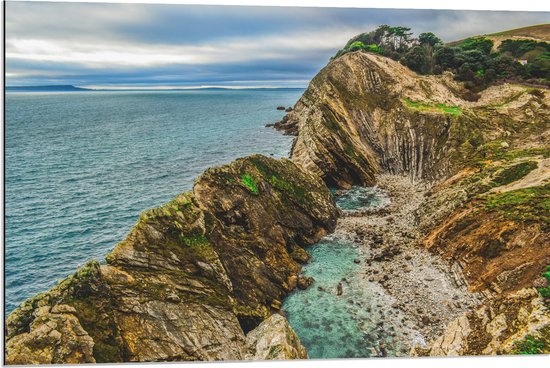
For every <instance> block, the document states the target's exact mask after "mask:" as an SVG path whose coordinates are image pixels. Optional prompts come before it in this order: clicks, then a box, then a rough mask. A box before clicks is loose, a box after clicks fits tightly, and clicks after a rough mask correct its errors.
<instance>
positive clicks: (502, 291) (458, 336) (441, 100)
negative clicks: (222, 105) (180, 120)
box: [277, 52, 550, 355]
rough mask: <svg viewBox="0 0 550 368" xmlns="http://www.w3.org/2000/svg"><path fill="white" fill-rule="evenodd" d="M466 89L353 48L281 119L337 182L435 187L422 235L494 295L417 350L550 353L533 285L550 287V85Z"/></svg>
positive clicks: (314, 167)
mask: <svg viewBox="0 0 550 368" xmlns="http://www.w3.org/2000/svg"><path fill="white" fill-rule="evenodd" d="M462 91H463V89H462V86H461V85H460V84H459V83H457V82H455V81H453V80H452V78H451V76H450V75H442V76H420V75H417V74H415V73H414V72H412V71H410V70H408V69H407V68H406V67H404V66H402V65H401V64H399V63H398V62H395V61H393V60H390V59H387V58H384V57H381V56H378V55H374V54H369V53H365V52H354V53H348V54H345V55H343V56H341V57H339V58H337V59H335V60H333V61H332V62H331V63H329V64H328V65H327V66H326V67H325V68H324V69H323V70H322V71H321V72H320V73H319V74H318V75H317V76H316V77H315V78H314V79H313V80H312V81H311V83H310V85H309V87H308V89H307V90H306V92H305V93H304V95H303V96H302V98H301V99H300V100H299V101H298V103H297V104H296V106H295V107H294V109H293V111H292V112H290V113H289V114H288V115H287V116H286V117H285V118H284V119H283V121H282V122H281V123H279V124H278V125H277V127H278V128H279V129H282V130H284V131H285V132H287V133H289V134H295V135H297V137H296V140H295V143H294V146H293V149H292V160H293V161H294V162H296V163H297V164H299V165H300V166H303V167H305V168H307V169H309V170H310V171H312V172H314V173H316V174H318V175H320V176H321V177H323V179H324V180H325V181H326V182H327V184H328V185H331V186H335V187H340V188H348V187H350V186H352V185H372V184H374V183H375V182H376V178H377V177H378V174H381V173H384V174H404V175H408V176H409V177H410V178H411V179H412V180H413V182H414V181H423V182H424V183H426V182H428V184H429V186H431V187H432V188H431V189H430V190H429V191H427V192H426V197H425V201H424V203H423V204H422V205H421V206H420V207H419V209H418V210H417V211H416V220H415V221H416V226H417V227H418V229H419V230H420V235H419V238H418V239H417V240H414V242H416V241H418V244H419V245H420V246H423V247H425V248H427V249H429V250H430V251H431V252H432V253H433V254H435V255H437V256H439V257H440V258H441V259H443V260H444V261H446V262H447V263H448V265H449V267H450V270H451V271H450V272H451V273H452V272H457V274H459V275H461V276H460V277H458V278H456V279H457V280H460V279H461V278H462V275H464V278H465V279H464V281H463V282H465V283H466V286H467V287H468V289H469V290H470V291H471V292H476V293H481V294H482V295H484V296H485V298H486V302H484V303H482V304H481V305H480V306H479V307H478V309H476V310H474V311H471V312H467V313H465V314H464V315H463V316H462V317H460V318H458V319H456V320H454V321H452V322H451V323H449V325H448V327H447V331H446V332H445V333H444V334H443V335H442V336H441V337H439V338H437V339H435V340H434V341H433V342H432V343H431V345H429V346H428V347H425V348H418V349H416V350H414V351H413V354H420V355H477V354H505V353H514V352H521V348H519V347H518V346H521V344H522V343H523V344H527V345H528V344H529V343H532V342H533V341H536V343H537V344H538V345H537V346H538V348H537V349H538V350H537V349H535V350H531V351H535V352H539V353H540V352H548V351H549V349H550V345H549V343H548V342H549V341H550V337H549V330H550V327H549V326H550V314H549V312H548V309H547V307H546V305H547V301H546V302H545V301H544V297H543V296H541V295H540V294H539V292H538V291H537V289H535V288H534V287H536V286H537V287H539V288H540V287H547V281H546V280H545V279H544V278H542V277H541V276H540V275H541V273H542V272H544V270H545V269H546V267H547V265H549V264H550V227H549V226H550V218H549V217H548V213H550V203H549V200H550V191H549V190H550V170H549V167H550V166H549V156H550V108H549V107H550V92H549V91H548V90H544V89H534V88H530V87H526V86H521V85H510V84H502V85H497V86H493V87H490V88H488V89H486V90H485V91H483V92H482V93H481V95H480V98H479V99H478V100H477V101H466V100H464V99H463V98H461V96H462V94H463V93H462ZM414 242H413V241H411V244H413V243H414ZM405 245H407V246H408V244H401V247H402V248H403V249H405V248H404V247H405ZM452 270H455V271H452ZM545 303H546V304H545ZM526 341H527V342H526Z"/></svg>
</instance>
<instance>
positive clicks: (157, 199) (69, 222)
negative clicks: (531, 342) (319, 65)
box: [5, 90, 303, 312]
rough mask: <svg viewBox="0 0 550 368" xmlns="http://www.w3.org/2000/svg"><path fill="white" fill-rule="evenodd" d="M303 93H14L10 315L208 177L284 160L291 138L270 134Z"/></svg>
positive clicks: (9, 143) (9, 102)
mask: <svg viewBox="0 0 550 368" xmlns="http://www.w3.org/2000/svg"><path fill="white" fill-rule="evenodd" d="M302 92H303V91H301V90H245V91H242V90H241V91H177V92H176V91H169V92H83V93H80V92H78V93H75V92H72V93H8V94H7V96H6V141H5V144H6V161H5V168H6V239H5V240H6V242H5V250H6V263H5V265H6V267H5V276H6V278H5V280H6V284H5V285H6V293H5V296H6V305H5V309H6V311H7V312H9V311H11V310H13V308H14V307H15V306H16V305H17V304H19V303H20V302H21V301H23V300H24V299H26V298H28V297H30V296H32V295H34V294H36V293H38V292H41V291H45V290H47V289H48V288H50V287H51V286H53V285H55V283H56V282H57V281H58V280H59V279H62V278H63V277H65V276H67V275H69V274H71V273H72V272H74V270H75V269H76V268H77V267H78V266H79V265H81V264H83V263H85V262H86V261H87V260H90V259H99V260H101V259H103V257H104V256H105V254H107V253H108V252H109V251H110V250H111V249H112V248H113V246H114V245H115V244H116V243H117V242H119V241H120V240H122V239H123V238H124V236H125V235H126V234H127V233H128V231H129V230H130V228H131V227H132V225H133V223H134V222H135V221H136V220H137V218H138V215H139V213H140V212H141V211H143V210H145V209H147V208H151V207H156V206H159V205H161V204H163V203H165V202H167V201H169V200H170V199H171V198H172V197H174V196H175V195H176V194H178V193H180V192H182V191H185V190H189V189H190V188H191V187H192V184H193V180H194V179H195V178H196V177H197V176H198V175H199V174H200V173H202V172H203V171H204V170H205V169H206V168H207V167H210V166H216V165H220V164H223V163H228V162H230V161H232V160H234V159H235V158H238V157H242V156H246V155H249V154H252V153H262V154H265V155H273V156H275V157H281V156H287V155H288V152H289V149H290V145H291V138H290V137H286V136H283V135H281V134H280V133H278V132H276V131H274V130H273V129H269V128H265V127H264V125H265V124H266V123H272V122H275V121H277V120H279V119H280V118H281V117H282V116H283V115H284V112H281V111H277V110H276V107H277V106H279V105H284V106H291V105H293V104H294V103H295V102H296V101H297V99H298V98H299V97H300V96H301V94H302Z"/></svg>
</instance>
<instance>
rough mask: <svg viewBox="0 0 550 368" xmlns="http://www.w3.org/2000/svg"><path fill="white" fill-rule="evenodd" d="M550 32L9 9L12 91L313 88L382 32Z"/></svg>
mask: <svg viewBox="0 0 550 368" xmlns="http://www.w3.org/2000/svg"><path fill="white" fill-rule="evenodd" d="M542 23H550V13H548V12H547V13H540V12H539V13H537V12H488V11H485V12H482V11H448V10H447V11H444V10H395V9H357V8H355V9H346V8H298V7H244V6H200V5H158V4H121V3H119V4H105V3H55V2H7V4H6V34H5V36H6V40H5V42H6V85H8V86H25V85H27V86H28V85H60V84H72V85H76V86H81V87H89V88H143V87H147V88H173V87H184V88H185V87H202V86H222V87H305V86H307V84H308V83H309V80H310V79H311V78H312V77H313V76H314V75H315V74H316V73H317V72H318V71H319V70H320V69H321V68H322V67H323V66H325V65H326V63H327V62H328V60H329V58H330V57H331V56H333V55H334V54H335V53H336V51H337V50H338V49H340V48H341V47H343V46H344V45H345V43H346V42H347V40H348V39H350V38H351V37H353V36H354V35H357V34H359V33H362V32H367V31H371V30H373V29H375V28H376V27H377V26H379V25H381V24H388V25H403V26H408V27H410V28H412V31H413V32H415V34H416V35H418V34H419V33H421V32H427V31H430V32H434V33H435V34H436V35H438V36H439V37H440V38H442V39H443V40H444V41H453V40H457V39H462V38H465V37H468V36H472V35H478V34H485V33H494V32H498V31H503V30H507V29H512V28H518V27H522V26H528V25H533V24H542Z"/></svg>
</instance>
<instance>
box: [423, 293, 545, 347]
mask: <svg viewBox="0 0 550 368" xmlns="http://www.w3.org/2000/svg"><path fill="white" fill-rule="evenodd" d="M526 339H527V340H531V341H538V344H537V346H540V349H541V350H540V351H536V352H537V353H542V354H548V353H550V326H549V325H548V310H547V306H546V305H545V304H544V301H543V300H542V298H541V297H540V296H539V294H538V292H537V291H535V290H534V289H522V290H520V291H518V292H516V293H514V294H513V295H510V296H507V297H505V298H498V299H494V300H492V301H490V302H489V303H487V304H486V305H483V306H482V307H481V308H479V309H477V310H475V311H472V312H468V313H466V314H464V315H463V316H461V317H459V318H457V319H456V320H454V321H452V322H451V323H450V324H449V325H448V326H447V330H446V331H445V332H444V334H443V335H442V336H440V337H439V338H437V339H436V340H435V341H433V342H432V343H431V344H430V346H429V347H428V348H426V349H422V348H419V347H416V348H414V349H413V351H412V355H421V356H427V355H430V356H462V355H497V354H498V355H502V354H510V353H521V352H522V350H521V349H522V343H523V341H524V340H526ZM530 353H533V352H530Z"/></svg>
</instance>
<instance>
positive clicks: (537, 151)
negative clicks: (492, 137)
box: [474, 140, 550, 161]
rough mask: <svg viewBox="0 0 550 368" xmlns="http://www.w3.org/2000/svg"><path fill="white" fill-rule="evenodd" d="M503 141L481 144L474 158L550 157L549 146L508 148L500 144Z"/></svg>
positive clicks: (509, 159) (505, 159)
mask: <svg viewBox="0 0 550 368" xmlns="http://www.w3.org/2000/svg"><path fill="white" fill-rule="evenodd" d="M503 142H504V141H500V140H499V141H493V142H489V143H486V144H483V145H481V146H480V147H479V148H478V150H477V152H476V155H475V157H474V159H475V160H504V161H511V160H514V159H517V158H521V157H535V156H542V157H544V158H548V157H550V148H526V149H517V150H510V149H508V148H507V147H505V146H503V145H502V143H503Z"/></svg>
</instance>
